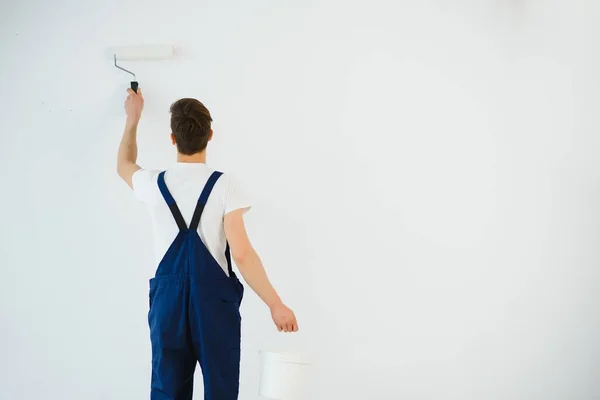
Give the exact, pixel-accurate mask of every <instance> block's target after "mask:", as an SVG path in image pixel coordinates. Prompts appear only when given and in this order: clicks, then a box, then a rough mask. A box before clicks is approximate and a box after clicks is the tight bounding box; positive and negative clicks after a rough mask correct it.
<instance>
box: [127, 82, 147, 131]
mask: <svg viewBox="0 0 600 400" xmlns="http://www.w3.org/2000/svg"><path fill="white" fill-rule="evenodd" d="M127 95H128V96H127V100H125V112H126V113H127V122H130V123H134V124H137V123H138V122H139V121H140V118H141V117H142V110H143V109H144V96H142V89H140V88H138V91H137V93H136V92H134V91H133V90H131V89H127Z"/></svg>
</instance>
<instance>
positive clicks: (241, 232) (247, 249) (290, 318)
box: [224, 210, 298, 332]
mask: <svg viewBox="0 0 600 400" xmlns="http://www.w3.org/2000/svg"><path fill="white" fill-rule="evenodd" d="M224 226H225V236H226V237H227V241H228V242H229V246H230V248H231V255H232V256H233V259H234V261H235V263H236V265H237V266H238V268H239V270H240V272H241V273H242V276H243V277H244V280H245V281H246V283H247V284H248V285H249V286H250V287H251V288H252V290H254V291H255V292H256V294H257V295H258V297H260V298H261V299H262V301H264V302H265V304H266V305H267V306H268V307H269V309H270V310H271V317H272V318H273V322H274V323H275V325H276V326H277V329H278V330H279V331H280V332H281V331H283V332H296V331H298V323H297V322H296V316H295V315H294V312H293V311H292V310H290V309H289V308H288V307H287V306H286V305H285V304H283V302H282V301H281V298H279V295H278V294H277V292H276V291H275V289H274V288H273V286H272V285H271V282H269V278H268V277H267V273H266V272H265V269H264V267H263V264H262V262H261V260H260V257H259V256H258V254H257V253H256V250H254V248H253V247H252V244H251V243H250V239H249V238H248V234H247V232H246V227H245V226H244V218H243V210H235V211H232V212H230V213H228V214H226V215H225V225H224Z"/></svg>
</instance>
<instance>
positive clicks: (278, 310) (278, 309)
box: [271, 303, 298, 332]
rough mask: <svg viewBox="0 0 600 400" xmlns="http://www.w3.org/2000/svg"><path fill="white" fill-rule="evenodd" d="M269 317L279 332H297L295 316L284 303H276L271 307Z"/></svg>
mask: <svg viewBox="0 0 600 400" xmlns="http://www.w3.org/2000/svg"><path fill="white" fill-rule="evenodd" d="M271 317H272V318H273V322H275V326H277V330H279V332H298V322H296V316H295V315H294V312H293V311H292V310H290V309H289V308H288V307H287V306H286V305H285V304H283V303H278V304H276V305H274V306H273V307H271Z"/></svg>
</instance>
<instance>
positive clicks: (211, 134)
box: [208, 129, 213, 142]
mask: <svg viewBox="0 0 600 400" xmlns="http://www.w3.org/2000/svg"><path fill="white" fill-rule="evenodd" d="M212 137H213V130H212V129H211V130H210V134H209V135H208V141H209V142H210V141H211V140H212Z"/></svg>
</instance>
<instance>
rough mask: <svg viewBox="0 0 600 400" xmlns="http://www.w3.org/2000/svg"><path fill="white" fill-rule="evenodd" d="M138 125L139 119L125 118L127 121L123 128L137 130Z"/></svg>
mask: <svg viewBox="0 0 600 400" xmlns="http://www.w3.org/2000/svg"><path fill="white" fill-rule="evenodd" d="M139 123H140V118H139V117H138V118H136V117H130V116H127V120H126V121H125V126H126V127H127V128H137V126H138V124H139Z"/></svg>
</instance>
